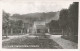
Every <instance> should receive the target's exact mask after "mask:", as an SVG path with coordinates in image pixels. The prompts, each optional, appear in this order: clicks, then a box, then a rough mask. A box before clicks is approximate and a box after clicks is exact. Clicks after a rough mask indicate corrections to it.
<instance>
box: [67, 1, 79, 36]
mask: <svg viewBox="0 0 80 51" xmlns="http://www.w3.org/2000/svg"><path fill="white" fill-rule="evenodd" d="M68 11H69V16H68V17H69V26H70V27H71V29H72V32H73V34H76V35H77V34H78V2H74V3H73V4H71V5H70V7H69V10H68Z"/></svg>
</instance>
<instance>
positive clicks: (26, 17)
mask: <svg viewBox="0 0 80 51" xmlns="http://www.w3.org/2000/svg"><path fill="white" fill-rule="evenodd" d="M58 18H59V12H47V13H29V14H23V15H19V14H13V15H12V16H11V17H10V19H13V20H17V19H19V20H23V21H24V22H29V21H31V22H34V21H39V20H40V21H50V20H58Z"/></svg>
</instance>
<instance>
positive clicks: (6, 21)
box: [2, 11, 10, 37]
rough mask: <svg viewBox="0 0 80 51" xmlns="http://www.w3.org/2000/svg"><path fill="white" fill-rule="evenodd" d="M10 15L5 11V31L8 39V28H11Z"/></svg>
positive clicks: (3, 15)
mask: <svg viewBox="0 0 80 51" xmlns="http://www.w3.org/2000/svg"><path fill="white" fill-rule="evenodd" d="M9 16H10V14H9V13H6V12H5V11H3V14H2V17H3V21H2V22H3V30H5V31H6V37H7V36H8V30H9V29H8V28H9Z"/></svg>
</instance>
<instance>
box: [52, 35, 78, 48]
mask: <svg viewBox="0 0 80 51" xmlns="http://www.w3.org/2000/svg"><path fill="white" fill-rule="evenodd" d="M51 39H53V40H54V41H55V42H56V43H58V44H59V45H60V46H62V48H64V49H77V48H78V44H77V43H74V42H72V41H69V40H65V39H63V38H61V35H51Z"/></svg>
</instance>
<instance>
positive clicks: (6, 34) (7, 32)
mask: <svg viewBox="0 0 80 51" xmlns="http://www.w3.org/2000/svg"><path fill="white" fill-rule="evenodd" d="M7 37H8V29H6V38H7Z"/></svg>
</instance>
